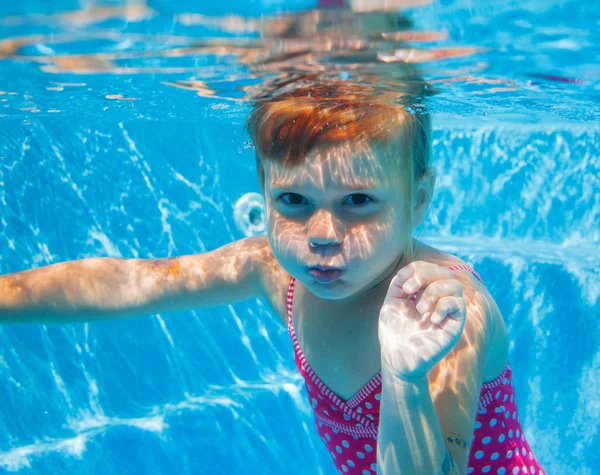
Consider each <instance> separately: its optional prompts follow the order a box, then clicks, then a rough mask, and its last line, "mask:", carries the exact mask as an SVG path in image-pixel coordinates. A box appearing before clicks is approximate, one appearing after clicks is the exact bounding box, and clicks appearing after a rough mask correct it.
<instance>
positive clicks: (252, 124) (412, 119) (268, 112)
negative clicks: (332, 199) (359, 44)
mask: <svg viewBox="0 0 600 475" xmlns="http://www.w3.org/2000/svg"><path fill="white" fill-rule="evenodd" d="M411 100H414V97H413V96H407V95H406V94H404V95H403V94H398V93H391V92H382V91H376V90H375V89H374V88H373V87H371V86H368V85H363V84H360V85H359V84H352V83H347V82H342V81H339V82H325V83H319V84H316V85H310V86H303V87H297V88H295V89H293V90H292V91H291V92H287V93H285V94H281V95H279V96H277V97H275V98H270V99H268V100H267V99H265V100H258V101H256V102H255V104H254V107H253V110H252V112H251V114H250V116H249V117H248V120H247V122H246V128H247V130H248V133H249V135H250V137H251V139H252V141H253V143H254V147H255V149H256V168H257V172H258V179H259V182H260V186H261V190H262V192H263V194H264V190H265V173H264V164H265V162H266V161H270V162H276V163H278V164H281V165H283V166H284V167H289V168H292V169H293V168H294V167H295V166H297V165H299V164H301V163H303V162H304V161H305V160H306V157H307V155H308V154H309V152H310V151H311V150H312V149H313V148H315V147H316V146H331V145H333V146H335V145H343V144H347V143H351V144H352V145H353V146H361V147H373V146H376V145H377V146H381V145H383V149H384V150H386V151H387V154H388V155H389V156H390V157H391V158H392V160H389V161H388V163H390V164H391V166H394V167H398V169H397V170H390V172H396V173H395V174H394V175H393V176H397V177H399V178H400V181H401V182H402V184H403V185H404V186H403V189H404V191H405V194H406V196H405V197H406V202H407V203H409V204H410V208H409V210H408V213H407V214H408V217H409V225H410V229H412V223H413V219H412V209H413V204H414V198H415V197H414V188H415V182H416V180H419V179H420V178H421V177H423V175H424V174H425V172H426V170H427V168H428V167H429V164H430V160H431V157H430V155H431V122H430V117H429V114H428V113H427V111H426V110H425V108H424V106H422V105H419V106H418V105H414V103H413V104H411ZM398 172H400V173H398ZM408 252H409V253H410V255H412V248H411V249H409V251H408Z"/></svg>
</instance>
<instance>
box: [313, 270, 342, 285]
mask: <svg viewBox="0 0 600 475" xmlns="http://www.w3.org/2000/svg"><path fill="white" fill-rule="evenodd" d="M308 273H309V274H310V275H311V276H312V277H314V279H315V280H316V281H317V282H319V283H320V284H329V283H330V282H333V281H336V280H338V279H339V278H340V277H341V276H342V274H343V273H344V271H343V270H342V269H336V268H334V267H322V266H315V267H310V268H309V269H308Z"/></svg>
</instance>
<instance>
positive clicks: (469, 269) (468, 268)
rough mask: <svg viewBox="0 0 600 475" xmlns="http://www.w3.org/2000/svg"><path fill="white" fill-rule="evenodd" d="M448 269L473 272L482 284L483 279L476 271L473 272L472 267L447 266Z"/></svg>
mask: <svg viewBox="0 0 600 475" xmlns="http://www.w3.org/2000/svg"><path fill="white" fill-rule="evenodd" d="M448 269H449V270H466V271H467V272H470V273H471V274H473V275H474V276H475V277H476V278H477V280H478V281H479V282H481V283H482V284H483V280H482V279H481V277H480V276H479V274H478V273H477V272H475V270H474V269H472V268H470V267H468V266H452V267H448Z"/></svg>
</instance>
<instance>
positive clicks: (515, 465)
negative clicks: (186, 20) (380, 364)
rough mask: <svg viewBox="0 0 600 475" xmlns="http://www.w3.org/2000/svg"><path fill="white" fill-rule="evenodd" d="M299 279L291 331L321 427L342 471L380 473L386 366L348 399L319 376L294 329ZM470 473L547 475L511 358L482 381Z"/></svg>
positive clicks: (298, 363)
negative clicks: (526, 424) (528, 429)
mask: <svg viewBox="0 0 600 475" xmlns="http://www.w3.org/2000/svg"><path fill="white" fill-rule="evenodd" d="M457 269H462V270H467V271H469V272H471V273H473V275H475V276H476V277H477V278H478V279H479V280H481V278H480V277H479V275H478V274H477V273H476V272H475V271H474V270H473V269H471V268H467V267H464V266H454V267H450V270H457ZM295 281H296V279H295V278H293V277H292V280H291V282H290V285H289V287H288V294H287V308H288V331H289V333H290V336H291V338H292V342H293V344H294V355H295V361H296V366H297V367H298V370H299V371H300V373H301V374H302V376H303V377H304V380H305V383H306V390H307V392H308V398H309V402H310V405H311V407H312V409H313V412H314V416H315V423H316V426H317V432H318V433H319V435H320V437H321V439H322V440H323V442H324V443H325V445H326V447H327V449H328V450H329V453H330V455H331V457H332V459H333V462H334V463H335V466H336V467H337V469H338V471H339V473H349V474H360V475H372V474H376V473H377V465H376V463H377V433H378V430H379V407H380V400H381V391H382V383H381V381H382V378H381V372H379V373H377V374H376V375H375V376H374V377H373V379H371V380H370V381H369V382H368V383H367V384H366V385H365V386H364V387H363V388H362V389H361V390H360V391H358V393H356V394H355V395H354V396H353V397H352V398H351V399H349V400H348V401H342V400H341V399H340V398H339V397H338V396H336V395H335V394H334V393H333V392H332V391H331V390H330V389H329V388H328V387H327V386H326V385H325V384H324V383H323V382H322V381H321V380H320V379H319V377H318V376H317V375H316V374H315V373H314V371H313V370H312V368H311V367H310V365H309V364H308V362H307V361H306V358H305V357H304V354H303V352H302V349H301V348H300V345H299V343H298V339H297V338H296V332H295V330H294V324H293V321H292V301H293V298H294V285H295ZM467 474H469V475H471V474H473V475H475V474H477V475H478V474H493V475H504V474H506V475H515V474H535V475H545V472H544V470H542V468H541V467H540V465H539V463H538V461H537V459H536V458H535V455H534V454H533V452H532V450H531V448H530V447H529V444H528V443H527V440H526V439H525V435H524V434H523V429H522V428H521V424H520V422H519V415H518V410H517V405H516V400H515V393H514V388H513V385H512V369H511V367H510V364H508V363H507V364H506V367H505V368H504V370H503V371H502V373H501V374H500V375H499V376H498V377H497V378H496V379H494V380H492V381H489V382H487V383H483V385H482V387H481V392H480V396H479V405H478V409H477V416H476V419H475V429H474V433H473V437H472V441H471V449H470V452H469V462H468V470H467Z"/></svg>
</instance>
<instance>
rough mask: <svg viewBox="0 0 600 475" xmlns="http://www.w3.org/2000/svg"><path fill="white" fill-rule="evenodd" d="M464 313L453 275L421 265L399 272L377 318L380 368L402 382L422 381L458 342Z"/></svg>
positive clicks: (408, 266)
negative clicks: (387, 370)
mask: <svg viewBox="0 0 600 475" xmlns="http://www.w3.org/2000/svg"><path fill="white" fill-rule="evenodd" d="M466 313H467V312H466V303H465V301H464V300H463V298H462V285H461V283H460V282H459V281H458V280H456V279H454V277H453V275H452V271H450V270H449V269H447V268H445V267H441V266H438V265H436V264H432V263H430V262H425V261H416V262H412V263H410V264H409V265H407V266H406V267H403V268H402V269H401V270H400V271H399V272H398V273H397V274H396V275H395V276H394V278H393V279H392V281H391V283H390V287H389V289H388V292H387V295H386V297H385V300H384V302H383V306H382V307H381V312H380V313H379V329H378V333H379V342H380V344H381V357H382V363H385V364H386V365H387V366H388V367H389V368H390V369H391V370H392V371H393V372H394V373H395V374H396V375H397V376H398V377H399V378H401V379H404V380H406V381H414V380H416V379H419V378H421V377H424V376H426V375H427V373H428V372H429V370H430V369H431V368H433V367H434V366H435V365H436V364H437V363H439V362H440V361H441V360H442V358H443V357H444V356H446V355H447V354H448V353H449V352H450V350H451V349H452V348H453V347H454V345H456V343H457V342H458V340H459V339H460V336H461V334H462V331H463V328H464V326H465V318H466Z"/></svg>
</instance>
